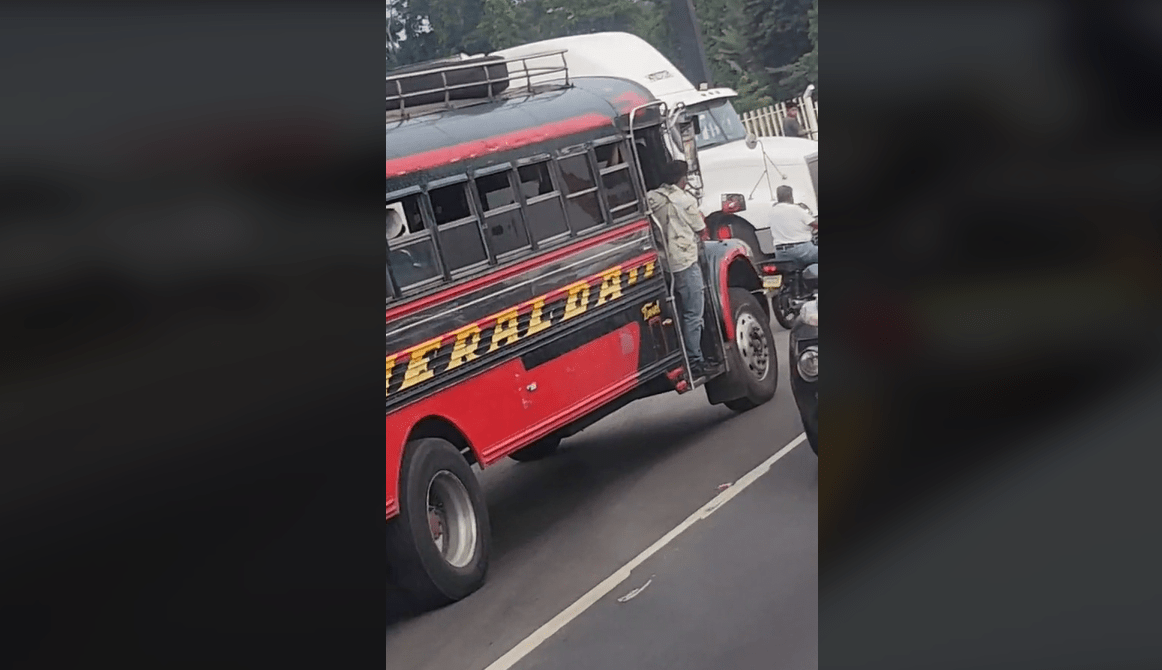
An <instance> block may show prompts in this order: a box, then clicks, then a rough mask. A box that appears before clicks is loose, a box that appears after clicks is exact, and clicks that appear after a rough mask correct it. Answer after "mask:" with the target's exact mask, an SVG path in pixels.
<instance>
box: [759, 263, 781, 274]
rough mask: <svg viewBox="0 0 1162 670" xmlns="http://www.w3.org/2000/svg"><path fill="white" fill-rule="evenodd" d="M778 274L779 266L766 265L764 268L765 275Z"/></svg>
mask: <svg viewBox="0 0 1162 670" xmlns="http://www.w3.org/2000/svg"><path fill="white" fill-rule="evenodd" d="M778 273H779V268H778V266H775V265H764V266H763V274H765V275H774V274H778Z"/></svg>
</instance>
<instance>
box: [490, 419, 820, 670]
mask: <svg viewBox="0 0 1162 670" xmlns="http://www.w3.org/2000/svg"><path fill="white" fill-rule="evenodd" d="M806 439H807V435H806V434H804V433H800V434H799V437H796V438H795V439H793V440H791V441H790V442H788V443H787V446H785V447H783V448H782V449H780V450H778V451H777V452H775V455H773V456H771V457H770V458H768V459H767V460H765V461H763V462H762V463H760V464H758V466H756V467H755V468H754V469H753V470H751V471H750V472H748V473H746V474H745V475H743V476H742V477H741V478H740V479H739V480H738V481H736V482H735V483H734V485H733V486H731V487H730V488H728V489H726V490H724V491H722V492H721V493H719V494H718V495H716V496H714V497H713V498H711V499H710V502H708V503H706V504H705V505H703V506H702V507H700V508H698V511H696V512H694V513H693V514H691V515H690V516H689V517H687V518H686V520H685V521H683V522H682V523H680V524H678V525H677V526H675V527H674V529H673V530H671V531H670V532H668V533H666V534H665V535H663V536H662V537H661V538H660V539H659V540H658V541H657V542H654V543H653V544H651V545H650V546H649V547H648V548H647V549H646V550H645V551H643V552H642V553H640V554H638V555H637V556H635V557H634V558H633V559H632V560H630V562H629V563H626V564H625V565H623V566H621V567H620V568H618V570H617V572H614V573H613V574H612V575H610V576H608V577H606V578H605V580H604V581H602V582H601V583H600V584H598V585H597V586H594V587H593V588H592V589H590V590H589V592H588V593H586V594H585V595H583V596H581V597H580V598H578V599H577V601H576V602H574V603H573V604H572V605H569V606H568V607H566V608H565V609H564V610H562V611H561V613H560V614H558V615H557V616H555V617H553V618H552V619H549V621H547V622H546V623H545V624H544V625H543V626H541V627H540V628H538V629H536V630H535V631H533V633H532V635H529V636H528V637H526V638H525V639H523V640H521V641H520V643H519V644H517V645H516V646H515V647H513V648H512V649H509V650H508V652H507V653H505V655H504V656H501V657H500V658H498V659H496V661H494V662H493V663H492V664H491V665H489V666H488V667H487V668H485V670H509V669H510V668H512V667H513V666H514V665H516V664H517V663H518V662H519V661H520V660H521V659H523V658H524V657H525V656H528V655H529V653H531V652H532V651H533V650H534V649H536V648H537V647H539V646H541V644H543V643H544V642H545V640H548V639H549V638H550V637H552V636H553V634H554V633H556V632H557V631H559V630H561V629H562V628H564V627H565V626H566V625H568V624H569V622H570V621H572V620H573V619H576V618H577V617H578V616H580V615H581V613H582V612H584V611H585V610H587V609H589V608H590V607H592V606H593V605H594V604H596V603H597V601H599V600H601V599H602V598H604V597H605V596H606V595H608V594H609V592H610V591H612V590H613V589H615V588H617V585H618V584H620V583H622V582H624V581H625V580H626V579H629V576H630V573H632V572H633V570H634V568H636V567H638V566H639V565H641V564H642V563H644V562H645V561H646V560H647V559H648V558H650V557H651V556H653V555H654V554H656V553H658V551H660V550H661V549H662V548H663V547H665V546H666V545H667V544H669V543H670V542H672V541H673V540H674V538H676V537H678V536H679V535H681V534H682V533H684V532H686V530H688V529H689V528H690V526H693V525H694V524H695V522H697V521H699V520H701V519H705V518H706V517H708V516H710V515H711V514H713V513H714V511H715V510H717V509H718V508H720V507H722V506H723V505H724V504H726V503H727V502H729V501H730V500H731V499H732V498H734V497H735V496H736V495H738V494H739V493H742V492H743V491H744V490H745V489H746V488H747V487H748V486H750V485H751V484H753V483H754V482H755V481H757V480H758V478H759V477H762V476H763V475H765V474H766V473H767V471H768V470H770V469H771V466H772V465H774V464H775V462H776V461H778V460H779V459H780V458H782V457H783V456H786V455H787V454H788V453H790V452H791V450H792V449H794V448H795V447H797V446H799V445H800V444H802V443H803V441H804V440H806Z"/></svg>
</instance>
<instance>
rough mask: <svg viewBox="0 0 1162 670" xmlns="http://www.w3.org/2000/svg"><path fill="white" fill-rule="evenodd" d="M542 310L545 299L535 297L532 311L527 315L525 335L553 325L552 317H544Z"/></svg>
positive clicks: (543, 309)
mask: <svg viewBox="0 0 1162 670" xmlns="http://www.w3.org/2000/svg"><path fill="white" fill-rule="evenodd" d="M544 312H545V299H544V298H537V299H536V301H535V302H533V313H532V315H530V316H529V329H528V332H526V333H525V336H529V335H534V334H536V333H539V332H541V331H542V330H545V329H546V328H548V327H549V326H551V325H553V321H552V317H546V316H545V315H544Z"/></svg>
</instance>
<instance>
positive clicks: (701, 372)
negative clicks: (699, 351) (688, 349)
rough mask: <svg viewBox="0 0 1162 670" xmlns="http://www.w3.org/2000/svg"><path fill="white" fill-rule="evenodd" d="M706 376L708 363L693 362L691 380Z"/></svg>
mask: <svg viewBox="0 0 1162 670" xmlns="http://www.w3.org/2000/svg"><path fill="white" fill-rule="evenodd" d="M705 376H706V364H705V363H701V362H699V363H691V364H690V379H691V380H694V379H702V378H703V377H705Z"/></svg>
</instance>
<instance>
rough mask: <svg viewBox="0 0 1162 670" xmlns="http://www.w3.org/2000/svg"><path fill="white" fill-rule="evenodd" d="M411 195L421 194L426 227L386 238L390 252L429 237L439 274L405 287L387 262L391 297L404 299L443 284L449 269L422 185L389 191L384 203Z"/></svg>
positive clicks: (421, 211) (420, 198) (422, 215)
mask: <svg viewBox="0 0 1162 670" xmlns="http://www.w3.org/2000/svg"><path fill="white" fill-rule="evenodd" d="M410 196H419V203H420V218H422V219H423V220H424V229H423V231H421V232H418V233H412V232H407V233H404V235H402V236H401V237H399V238H396V239H394V240H385V242H386V244H387V250H388V253H390V252H391V251H392V250H393V249H398V248H400V246H403V244H401V243H407V244H410V243H414V242H417V241H419V240H420V239H422V238H424V237H427V239H428V241H429V242H430V243H431V244H432V251H433V255H434V256H435V258H436V266H437V267H436V270H437V274H436V276H434V277H431V278H429V279H425V280H423V281H421V282H417V283H415V284H411V285H409V286H408V287H407V288H403V287H401V286H400V285H399V282H398V281H397V280H396V278H395V273H394V272H393V271H392V269H391V262H390V260H389V262H388V263H387V275H388V279H389V282H388V284H389V286H390V289H389V292H388V297H389V298H397V299H403V298H404V297H405V296H410V295H411V294H413V293H422V292H423V291H424V290H426V289H428V288H431V287H433V286H436V285H438V284H442V283H443V282H444V280H445V277H446V274H447V269H446V268H445V267H444V257H443V255H441V253H440V241H439V240H438V239H437V236H436V235H435V225H436V224H435V219H434V218H432V217H430V216H429V212H430V210H431V207H430V206H429V205H428V194H427V193H426V192H425V191H424V188H423V187H422V186H408V187H406V188H401V189H396V190H394V191H389V192H388V193H387V195H386V197H385V199H384V203H385V204H386V203H390V202H397V201H400V200H403V199H404V198H407V197H410Z"/></svg>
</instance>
